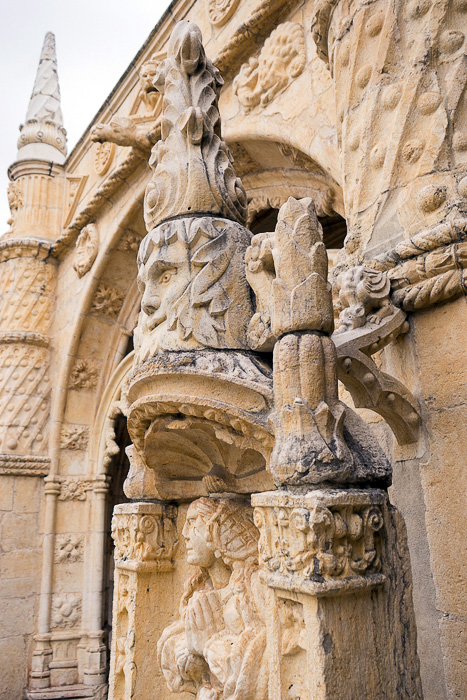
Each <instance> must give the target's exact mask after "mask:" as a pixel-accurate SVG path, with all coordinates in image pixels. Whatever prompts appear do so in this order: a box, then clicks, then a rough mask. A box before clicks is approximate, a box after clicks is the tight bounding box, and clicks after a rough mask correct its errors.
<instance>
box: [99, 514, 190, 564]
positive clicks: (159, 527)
mask: <svg viewBox="0 0 467 700" xmlns="http://www.w3.org/2000/svg"><path fill="white" fill-rule="evenodd" d="M176 516H177V509H176V508H175V507H174V506H168V505H165V504H162V503H123V504H121V505H117V506H115V509H114V515H113V518H112V538H113V540H114V542H115V552H114V556H115V566H116V567H117V568H118V569H127V570H130V571H171V570H172V569H173V566H174V562H173V557H174V554H175V551H176V549H177V545H178V539H177V528H176V524H175V521H176Z"/></svg>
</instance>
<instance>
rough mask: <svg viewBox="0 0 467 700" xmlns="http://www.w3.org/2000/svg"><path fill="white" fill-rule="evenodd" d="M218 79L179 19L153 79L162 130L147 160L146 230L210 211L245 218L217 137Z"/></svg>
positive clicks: (197, 37) (242, 197)
mask: <svg viewBox="0 0 467 700" xmlns="http://www.w3.org/2000/svg"><path fill="white" fill-rule="evenodd" d="M222 84H223V80H222V78H221V76H220V73H219V71H218V70H217V68H215V66H214V65H213V64H212V62H211V61H210V60H209V59H208V58H207V56H206V54H205V51H204V47H203V44H202V37H201V32H200V30H199V28H198V27H197V26H196V25H195V24H192V23H190V22H179V23H178V24H177V25H176V27H175V29H174V30H173V32H172V35H171V37H170V40H169V47H168V55H167V59H166V60H165V61H163V62H162V63H161V64H160V66H159V68H158V71H157V75H156V77H155V79H154V85H155V86H156V88H157V89H158V90H159V91H160V92H161V93H162V94H163V101H162V130H161V140H160V141H159V142H158V143H157V144H156V145H155V146H154V148H153V149H152V154H151V158H150V161H149V164H150V166H151V167H152V168H153V170H154V175H153V177H152V180H151V181H150V182H149V184H148V186H147V188H146V194H145V200H144V217H145V222H146V226H147V229H148V231H151V230H152V229H153V228H154V227H155V226H157V225H158V224H159V223H161V221H164V220H165V219H167V218H169V217H172V216H181V215H182V214H186V215H189V216H192V215H193V214H196V213H200V214H204V213H210V214H213V215H216V214H217V215H221V216H225V217H226V218H228V219H232V220H234V221H238V222H239V223H241V224H243V223H244V222H245V220H246V203H247V200H246V194H245V190H244V189H243V186H242V184H241V181H240V179H239V178H237V176H236V175H235V171H234V169H233V167H232V157H231V155H230V153H229V150H228V148H227V146H226V144H225V142H224V141H223V140H222V139H221V138H220V115H219V110H218V105H217V102H218V96H219V91H220V87H221V85H222Z"/></svg>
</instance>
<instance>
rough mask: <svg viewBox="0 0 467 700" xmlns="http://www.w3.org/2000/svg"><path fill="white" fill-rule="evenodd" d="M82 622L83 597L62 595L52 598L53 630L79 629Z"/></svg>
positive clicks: (73, 594) (70, 594) (69, 594)
mask: <svg viewBox="0 0 467 700" xmlns="http://www.w3.org/2000/svg"><path fill="white" fill-rule="evenodd" d="M80 622H81V596H79V595H78V594H75V593H60V594H57V595H55V596H54V597H53V598H52V624H51V627H52V629H55V628H57V627H60V628H63V627H64V628H69V627H78V625H79V623H80Z"/></svg>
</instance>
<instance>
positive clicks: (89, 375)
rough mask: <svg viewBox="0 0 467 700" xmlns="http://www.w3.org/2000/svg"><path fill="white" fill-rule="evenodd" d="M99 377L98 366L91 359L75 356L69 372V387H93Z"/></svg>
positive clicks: (90, 388)
mask: <svg viewBox="0 0 467 700" xmlns="http://www.w3.org/2000/svg"><path fill="white" fill-rule="evenodd" d="M98 377H99V367H98V365H97V363H96V362H94V361H93V360H85V359H84V358H77V359H76V360H75V364H74V365H73V368H72V370H71V372H70V380H69V383H68V386H69V388H70V389H88V390H92V389H95V388H96V386H97V380H98Z"/></svg>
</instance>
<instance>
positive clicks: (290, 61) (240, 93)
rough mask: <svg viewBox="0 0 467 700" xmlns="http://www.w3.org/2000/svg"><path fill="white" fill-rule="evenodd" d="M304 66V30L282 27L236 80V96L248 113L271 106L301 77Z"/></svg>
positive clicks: (289, 25) (288, 25) (291, 25)
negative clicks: (274, 100)
mask: <svg viewBox="0 0 467 700" xmlns="http://www.w3.org/2000/svg"><path fill="white" fill-rule="evenodd" d="M305 63H306V44H305V33H304V31H303V27H302V26H301V25H300V24H297V23H296V22H284V24H280V25H279V26H278V27H277V29H275V30H274V31H273V32H272V34H271V36H270V37H269V38H268V39H266V41H265V42H264V46H263V48H262V50H261V53H260V54H259V56H258V58H250V60H249V61H248V63H244V64H243V66H242V67H241V68H240V72H239V74H238V76H237V77H236V78H235V80H234V83H233V89H234V92H235V94H236V95H237V97H238V100H239V102H240V103H241V104H242V105H243V107H244V108H245V111H246V112H249V111H250V110H251V109H253V108H254V107H256V106H257V105H259V104H261V106H262V107H265V106H266V105H268V104H269V103H270V102H271V101H272V100H273V99H274V98H275V97H276V95H277V94H278V92H280V91H281V90H283V89H284V88H286V87H287V86H288V85H289V84H290V83H291V82H292V80H294V78H297V77H298V76H299V75H300V73H301V72H302V71H303V69H304V67H305Z"/></svg>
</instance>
